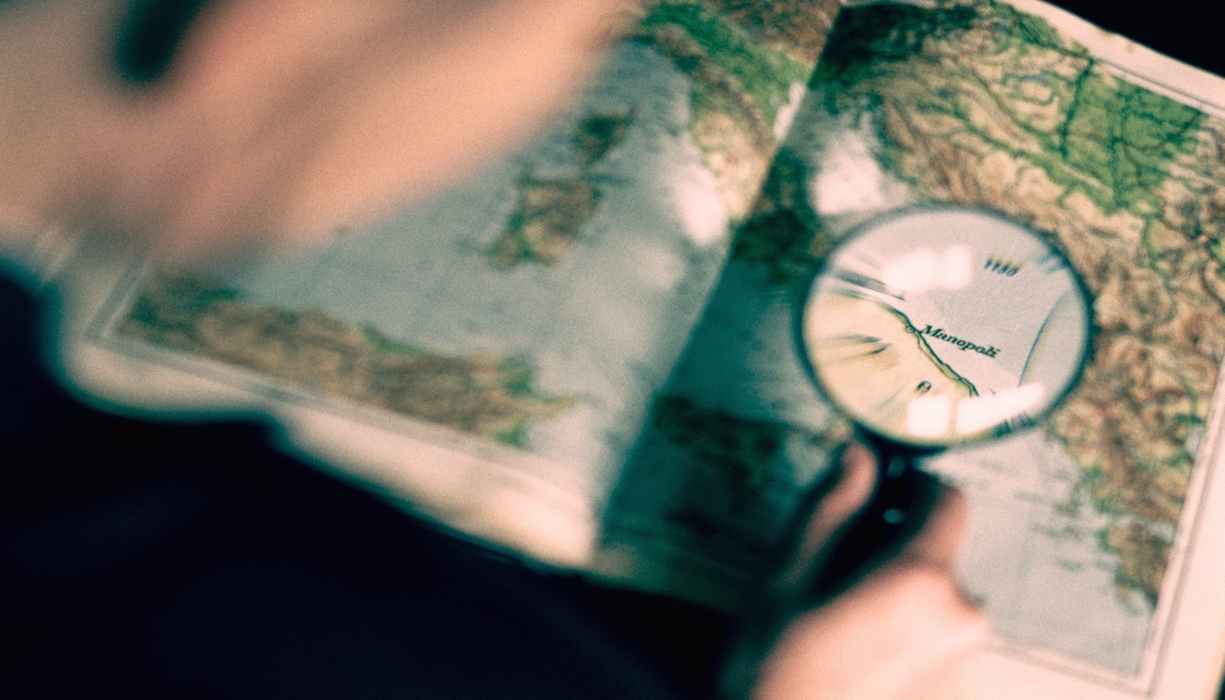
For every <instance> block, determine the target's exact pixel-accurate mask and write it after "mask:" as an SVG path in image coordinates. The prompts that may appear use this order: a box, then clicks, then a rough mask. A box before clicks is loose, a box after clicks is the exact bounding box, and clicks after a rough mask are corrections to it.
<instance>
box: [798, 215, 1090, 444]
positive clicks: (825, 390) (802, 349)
mask: <svg viewBox="0 0 1225 700" xmlns="http://www.w3.org/2000/svg"><path fill="white" fill-rule="evenodd" d="M939 213H950V214H952V213H968V214H974V215H977V216H982V217H986V218H992V219H997V220H999V221H1001V222H1003V223H1005V224H1007V225H1009V226H1011V227H1014V228H1018V229H1021V230H1023V231H1025V232H1027V233H1028V234H1029V235H1031V236H1033V237H1034V239H1035V240H1037V241H1039V242H1040V243H1041V244H1042V245H1044V246H1045V247H1046V248H1047V249H1048V250H1049V251H1051V252H1052V253H1053V254H1055V255H1057V256H1058V257H1059V259H1060V261H1062V262H1063V264H1064V266H1065V267H1066V268H1067V269H1068V271H1069V272H1070V276H1071V278H1072V282H1073V285H1074V287H1075V288H1076V290H1077V291H1078V292H1079V293H1080V298H1081V301H1082V302H1083V303H1084V309H1085V328H1084V333H1085V345H1084V350H1083V351H1082V352H1081V354H1080V361H1079V363H1078V364H1077V365H1076V368H1075V370H1074V371H1073V372H1072V374H1071V375H1070V376H1069V377H1068V380H1067V381H1066V382H1065V383H1064V385H1063V388H1062V389H1061V390H1060V391H1059V394H1058V395H1056V396H1055V397H1053V398H1052V399H1050V400H1049V401H1046V402H1044V403H1045V404H1046V405H1045V406H1044V407H1043V409H1042V410H1041V411H1038V412H1037V413H1034V414H1032V415H1029V414H1026V415H1025V416H1024V419H1023V420H1022V421H1020V422H1013V421H1005V422H1002V423H998V424H996V425H994V426H990V427H987V428H984V429H983V430H980V431H978V432H975V433H969V434H966V435H964V436H962V437H961V438H960V439H957V440H951V441H949V440H923V439H921V438H919V437H917V436H903V435H892V434H889V433H885V432H883V431H881V430H878V429H876V428H874V427H873V426H872V425H871V424H869V423H868V422H866V421H865V420H863V419H862V418H861V417H859V416H858V415H856V413H855V412H854V411H851V410H849V409H848V408H847V407H846V406H845V405H844V404H843V403H842V402H841V401H839V400H838V398H837V397H836V396H835V394H834V392H833V390H832V389H831V388H830V387H828V386H827V385H826V383H825V382H824V381H822V379H821V375H820V374H819V373H818V372H817V368H816V366H815V365H814V363H813V357H812V353H811V352H810V348H809V343H808V341H807V340H806V339H805V337H804V328H805V319H806V318H807V317H808V308H809V305H810V304H811V303H812V302H813V299H814V298H815V297H816V294H815V293H814V292H815V289H816V285H817V282H818V280H820V279H821V276H822V275H824V274H825V273H826V271H827V270H828V269H829V266H830V263H831V261H832V260H833V259H834V258H835V256H836V255H837V254H838V253H839V252H840V251H841V250H844V249H845V248H846V247H847V246H848V245H850V244H851V242H852V241H854V240H856V239H858V238H861V237H863V236H865V235H867V234H869V233H871V232H872V231H874V230H876V229H878V228H880V227H881V226H883V225H885V224H888V223H890V222H894V221H897V220H899V219H905V218H909V217H911V216H917V215H922V214H939ZM801 289H802V290H803V291H802V293H801V296H800V299H799V303H798V304H797V309H798V311H797V313H796V314H795V319H794V324H793V326H794V330H793V332H794V334H795V338H796V347H797V348H798V350H799V355H800V361H801V363H802V364H803V366H804V371H805V373H806V374H807V375H808V378H809V379H810V380H812V383H813V385H814V386H815V387H816V388H817V391H818V392H820V394H821V396H822V397H823V398H824V399H825V400H826V401H827V402H828V403H829V404H830V405H831V406H833V407H834V408H835V409H837V411H838V412H839V413H840V414H842V415H843V416H845V417H846V418H848V419H850V421H851V422H852V423H853V424H854V425H855V426H856V427H858V428H859V429H861V430H864V431H867V432H868V433H871V434H872V435H874V436H876V437H878V438H882V439H884V440H887V441H889V442H893V443H897V444H901V445H909V446H911V447H914V448H918V449H934V450H940V449H945V448H955V447H963V446H966V445H971V444H975V443H979V442H982V441H984V440H990V439H994V438H999V437H1003V436H1005V435H1009V434H1012V433H1015V432H1018V431H1022V430H1026V429H1028V428H1031V427H1033V426H1034V425H1037V424H1038V423H1040V422H1042V421H1043V420H1045V419H1046V418H1048V417H1049V416H1050V415H1051V414H1052V413H1054V412H1055V410H1056V409H1057V408H1059V406H1060V405H1062V404H1063V402H1064V400H1065V399H1066V398H1067V396H1068V394H1070V393H1071V392H1072V390H1073V389H1075V388H1076V386H1077V385H1078V384H1079V383H1080V380H1081V378H1082V377H1083V376H1084V372H1085V368H1086V367H1087V366H1088V364H1089V362H1090V360H1091V359H1092V355H1093V344H1094V340H1095V338H1096V337H1097V332H1098V328H1097V323H1096V321H1095V319H1094V315H1093V295H1092V294H1091V293H1090V292H1089V288H1088V287H1087V286H1085V283H1084V280H1082V279H1081V276H1080V274H1079V273H1077V271H1076V268H1074V267H1073V266H1072V263H1071V261H1070V260H1069V259H1068V256H1067V254H1066V253H1064V252H1063V250H1062V249H1061V248H1060V247H1059V245H1058V242H1057V241H1055V240H1052V237H1051V236H1048V235H1043V234H1042V233H1040V232H1038V231H1036V230H1034V229H1033V228H1032V227H1030V226H1026V225H1024V224H1021V223H1020V222H1018V221H1015V220H1013V219H1011V218H1009V217H1007V216H1004V215H1002V214H999V213H998V212H993V211H990V210H986V209H977V208H974V207H967V206H958V205H952V204H921V205H912V206H907V207H903V208H900V209H894V210H892V211H889V212H885V213H882V214H880V215H877V216H874V217H872V218H870V219H868V220H867V221H864V222H863V223H860V224H858V225H856V226H855V227H853V228H852V229H851V230H850V231H848V232H847V233H846V234H844V235H843V236H842V237H840V238H839V239H838V240H837V241H836V242H835V243H834V245H833V247H832V248H831V249H830V250H829V252H828V253H826V254H825V257H824V258H823V259H822V260H821V262H820V263H819V264H818V265H817V267H816V269H815V270H813V272H812V273H811V274H810V275H809V276H808V277H807V279H806V281H805V283H804V285H803V286H802V287H801Z"/></svg>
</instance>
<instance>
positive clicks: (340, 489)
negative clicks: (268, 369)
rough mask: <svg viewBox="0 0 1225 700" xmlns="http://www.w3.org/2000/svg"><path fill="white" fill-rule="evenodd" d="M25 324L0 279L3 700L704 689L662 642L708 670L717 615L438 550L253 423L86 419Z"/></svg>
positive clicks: (644, 694)
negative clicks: (613, 620) (648, 621)
mask: <svg viewBox="0 0 1225 700" xmlns="http://www.w3.org/2000/svg"><path fill="white" fill-rule="evenodd" d="M34 312H35V309H34V305H33V302H32V301H31V299H30V297H29V296H28V295H27V294H25V293H24V292H23V291H22V290H21V289H20V288H19V287H18V286H17V285H15V284H14V283H13V282H11V281H10V280H7V279H3V278H0V328H2V329H3V332H4V336H3V340H4V342H3V343H0V460H2V463H3V466H2V467H0V468H2V469H3V473H4V482H5V484H4V488H3V491H2V492H0V635H2V639H3V641H4V645H3V646H4V648H5V650H6V651H4V652H3V653H2V654H0V696H3V697H7V698H15V697H38V696H45V697H63V696H69V695H71V696H98V695H107V696H112V695H113V696H115V697H124V698H144V697H157V698H195V697H209V698H241V697H253V698H276V697H285V698H312V697H320V698H323V697H328V698H376V697H396V698H518V697H525V698H526V697H531V698H537V697H540V698H603V697H607V698H618V699H619V700H624V699H626V698H635V699H638V698H663V697H673V696H674V695H675V694H676V692H677V690H678V689H684V688H688V689H690V690H692V689H693V688H694V687H696V686H695V685H693V683H690V685H689V686H686V685H685V683H684V682H683V680H682V681H680V682H678V676H677V675H676V674H675V673H674V672H672V671H670V670H669V669H668V668H667V666H668V665H667V664H663V665H661V664H660V663H659V661H660V658H662V657H664V656H667V655H668V654H669V653H670V652H669V651H668V650H667V649H664V648H662V647H660V645H659V644H658V639H656V640H655V642H653V641H652V639H655V638H656V637H658V635H659V634H664V635H666V634H671V635H673V637H674V638H675V640H677V643H680V641H683V640H686V639H692V638H700V641H699V642H698V647H699V648H700V651H701V652H702V653H703V654H706V653H707V652H711V651H713V649H714V648H715V647H716V646H717V640H718V638H719V634H720V633H721V628H720V623H719V622H718V619H719V618H718V616H715V615H713V614H707V613H703V612H701V611H698V610H696V609H687V608H685V606H680V605H678V604H671V603H668V602H661V601H658V600H653V599H649V598H647V597H645V596H643V597H635V596H634V595H633V594H618V593H613V592H607V593H603V592H600V591H598V590H597V589H593V588H592V587H591V586H589V585H587V584H583V583H581V582H579V581H577V580H576V579H573V578H568V577H560V576H550V575H545V574H541V573H539V572H535V571H532V570H529V569H528V568H526V567H525V566H523V565H521V564H518V563H515V562H513V561H510V560H507V559H505V558H503V557H498V556H496V555H494V554H492V553H490V552H488V551H486V550H485V549H483V548H481V547H479V546H476V545H473V544H470V543H466V542H463V541H460V540H458V539H455V538H453V537H450V536H447V535H445V534H443V533H442V532H440V531H439V530H438V529H437V528H436V527H435V526H433V525H431V524H429V523H427V522H424V521H422V520H419V519H416V518H413V517H411V516H409V515H406V514H405V513H403V512H401V511H399V510H397V509H395V508H393V507H391V506H389V505H388V504H386V503H384V502H383V501H381V500H380V499H378V498H377V497H375V496H373V495H371V494H369V493H366V492H365V491H362V490H360V489H358V488H355V487H353V486H351V485H348V484H346V483H344V482H342V481H339V480H337V479H335V478H333V477H331V476H328V475H326V474H325V473H323V472H321V471H318V470H316V469H314V468H312V467H309V466H307V465H304V464H303V463H301V462H299V461H297V460H295V459H292V458H290V457H287V456H285V455H283V454H281V453H279V452H277V451H275V450H274V449H272V448H270V447H269V445H268V441H267V438H266V435H265V429H264V428H262V427H260V426H258V425H257V424H255V423H242V422H229V423H215V424H196V425H176V424H161V423H150V422H142V421H137V420H130V419H125V418H118V417H114V416H111V415H107V414H104V413H101V412H98V411H95V410H92V409H90V408H87V407H85V406H83V405H82V404H80V403H78V402H76V401H74V400H73V399H72V398H70V397H69V396H67V395H66V394H65V393H63V392H62V391H61V390H60V389H58V388H57V386H56V385H55V384H53V382H52V381H51V380H50V379H48V377H47V375H46V374H45V373H44V372H43V371H42V370H41V362H40V361H39V357H40V355H39V351H38V348H37V345H38V344H37V337H36V336H37V333H36V324H35V321H34V318H35V313H34ZM652 606H654V607H652ZM608 611H613V613H612V614H614V615H615V616H617V617H618V618H623V619H631V618H633V617H634V615H639V616H640V617H641V616H642V615H643V614H644V611H648V613H647V615H648V616H650V617H651V618H652V619H653V620H654V622H653V623H652V624H654V628H652V630H645V631H644V629H643V628H641V627H640V626H639V627H635V626H634V625H632V624H629V625H627V626H624V628H623V629H621V630H616V629H613V627H615V626H610V625H609V624H607V622H608V620H607V619H602V616H603V618H607V617H608V614H609V613H608ZM656 613H659V614H656ZM689 623H692V624H694V625H696V628H695V629H691V630H684V629H673V627H675V626H677V625H682V626H683V625H685V624H689ZM666 625H671V626H666ZM657 633H658V634H657ZM635 634H636V635H637V636H638V639H634V638H633V635H635ZM712 640H713V641H712ZM652 643H655V646H656V647H659V648H657V649H656V651H657V652H659V653H658V654H656V658H654V659H651V658H649V657H650V651H651V649H650V647H651V645H652ZM694 653H698V652H694ZM681 655H682V656H683V655H684V654H683V652H682V653H681ZM673 656H675V654H673ZM708 658H709V654H707V656H704V657H703V660H702V661H701V662H699V664H700V663H709V661H708ZM682 663H683V662H682ZM673 666H675V664H673ZM669 673H672V675H671V676H670V675H668V674H669Z"/></svg>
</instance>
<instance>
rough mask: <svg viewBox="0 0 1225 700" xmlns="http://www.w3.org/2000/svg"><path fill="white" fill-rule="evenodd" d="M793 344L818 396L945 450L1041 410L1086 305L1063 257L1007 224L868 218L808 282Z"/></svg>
mask: <svg viewBox="0 0 1225 700" xmlns="http://www.w3.org/2000/svg"><path fill="white" fill-rule="evenodd" d="M802 323H803V327H802V335H803V340H804V344H805V346H806V349H807V354H808V359H809V361H810V362H811V364H812V367H813V371H814V374H815V375H816V378H817V381H818V383H819V384H821V386H822V388H823V389H824V390H825V392H826V393H827V394H828V395H829V397H830V398H831V399H833V400H834V402H835V403H837V404H839V405H840V406H841V407H842V408H843V409H844V410H845V411H847V412H848V413H849V414H850V416H851V417H852V418H854V419H856V420H857V421H859V422H860V423H862V424H863V425H865V426H866V427H868V428H869V429H871V430H874V431H876V432H878V433H880V434H882V435H884V436H886V437H890V438H893V439H897V440H902V441H905V442H911V443H916V442H917V443H923V444H934V445H943V444H955V443H959V442H965V441H967V440H970V439H974V438H977V437H981V436H982V435H984V434H992V433H1000V432H1006V431H1008V430H1009V429H1011V428H1012V427H1014V426H1016V425H1019V424H1024V423H1027V422H1029V421H1032V420H1033V419H1034V418H1035V417H1037V416H1039V415H1041V414H1043V413H1045V411H1046V409H1048V408H1049V407H1050V406H1051V405H1053V403H1054V402H1055V401H1056V400H1057V399H1058V398H1059V397H1060V396H1061V395H1062V394H1063V393H1064V392H1065V390H1066V389H1067V388H1068V387H1069V386H1070V385H1071V383H1072V382H1073V381H1074V380H1075V378H1076V376H1077V374H1078V373H1079V370H1080V368H1081V366H1082V364H1083V362H1084V357H1085V353H1086V350H1087V348H1088V341H1089V325H1088V323H1089V322H1088V305H1087V303H1086V300H1085V295H1084V293H1083V291H1082V288H1081V285H1080V284H1079V282H1078V281H1077V278H1076V276H1075V273H1073V272H1072V270H1071V269H1070V268H1069V267H1068V265H1067V263H1066V261H1065V259H1064V257H1063V256H1062V255H1061V254H1060V253H1059V252H1057V251H1056V250H1055V249H1054V248H1052V247H1051V246H1050V245H1048V244H1047V243H1046V242H1045V241H1044V240H1043V239H1042V238H1041V237H1040V236H1039V235H1038V234H1036V233H1034V232H1032V231H1030V230H1028V229H1026V228H1023V227H1021V226H1020V225H1017V224H1015V223H1013V222H1011V221H1009V220H1007V219H1005V218H1003V217H999V216H995V215H992V214H988V213H985V212H980V211H976V210H968V209H959V208H957V209H955V208H947V209H946V208H941V209H927V210H917V211H911V212H908V213H903V214H900V215H892V216H889V217H887V218H885V219H883V220H878V221H876V222H873V223H870V224H868V225H867V226H865V227H864V228H863V229H861V230H860V231H859V232H858V233H857V234H854V235H852V236H851V237H850V238H849V239H848V240H847V241H846V242H845V243H844V244H842V245H841V246H839V247H838V249H837V250H836V251H835V252H834V253H833V254H832V255H831V256H830V258H829V260H828V262H827V264H826V266H825V267H824V269H823V270H822V272H821V273H820V274H818V276H817V277H816V279H815V280H814V281H813V284H812V287H811V289H810V292H809V298H808V302H807V305H806V307H805V310H804V317H803V321H802Z"/></svg>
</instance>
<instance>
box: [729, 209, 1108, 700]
mask: <svg viewBox="0 0 1225 700" xmlns="http://www.w3.org/2000/svg"><path fill="white" fill-rule="evenodd" d="M1090 319H1091V314H1090V305H1089V300H1088V295H1087V293H1086V291H1085V287H1084V285H1083V284H1082V283H1081V281H1080V279H1079V278H1078V277H1077V275H1076V273H1075V272H1074V271H1073V270H1072V268H1071V266H1070V265H1069V264H1068V261H1067V259H1066V258H1065V257H1064V256H1063V254H1062V253H1060V252H1059V251H1058V250H1057V249H1055V248H1054V247H1052V246H1051V245H1050V244H1049V243H1047V242H1046V240H1044V239H1043V237H1042V236H1040V235H1039V234H1037V233H1036V232H1034V231H1032V230H1030V229H1028V228H1026V227H1024V226H1022V225H1020V224H1018V223H1016V222H1014V221H1011V220H1009V219H1006V218H1004V217H1002V216H999V215H996V214H991V213H987V212H983V211H979V210H974V209H967V208H954V207H940V208H934V207H932V208H920V209H911V210H906V211H903V212H900V213H894V214H891V215H888V216H885V217H883V218H879V219H875V220H873V221H870V222H868V223H867V224H865V225H864V226H862V227H860V228H859V229H858V230H856V231H853V232H852V233H850V234H848V235H847V236H846V237H845V238H844V239H843V240H842V242H841V243H839V245H838V246H837V247H836V248H835V249H834V250H833V251H832V252H831V253H830V254H829V255H828V256H827V258H826V260H825V262H824V264H823V265H822V266H821V268H820V269H819V270H818V271H817V273H816V274H815V275H814V276H813V278H812V281H811V283H810V285H809V287H808V289H807V293H806V294H805V296H804V298H803V302H802V307H801V309H800V313H799V314H798V323H797V337H798V339H799V346H800V349H801V353H800V354H801V356H802V358H803V360H804V362H805V364H806V365H807V369H808V371H809V374H810V375H811V377H812V378H813V380H814V381H815V382H816V384H817V386H818V387H819V388H820V390H821V392H822V393H823V394H824V395H825V397H826V398H827V399H828V400H829V402H830V403H832V404H833V405H834V406H835V407H837V408H838V409H839V410H841V412H842V413H843V414H845V415H846V416H847V417H849V418H850V419H851V420H852V421H854V423H855V425H856V427H857V431H858V433H859V438H860V440H861V441H863V442H864V443H866V444H868V445H869V446H870V447H872V448H873V449H874V450H875V451H876V453H877V457H878V459H879V463H880V465H881V474H880V475H879V478H878V479H877V486H876V491H875V493H874V495H873V496H872V499H871V500H870V501H869V504H868V505H867V506H866V507H865V508H864V509H863V511H861V513H860V514H859V515H858V516H857V517H856V518H855V519H854V521H853V522H852V523H851V524H849V525H848V526H846V527H844V529H843V531H842V532H841V533H839V534H838V535H836V536H835V538H834V540H833V541H832V542H831V543H830V544H828V545H826V546H825V547H824V549H823V550H822V551H820V552H818V553H817V555H815V556H814V557H813V558H812V559H811V561H810V563H809V564H808V566H807V571H808V573H807V574H805V580H803V581H802V582H800V583H799V584H798V585H791V584H788V586H787V587H784V588H782V589H780V590H776V591H767V592H766V593H765V594H764V595H763V596H760V600H759V604H760V606H761V608H762V609H761V610H758V611H756V612H755V613H753V614H751V615H750V616H749V617H750V618H755V619H754V620H752V621H751V622H750V625H749V628H748V629H747V632H746V633H745V634H744V635H743V636H742V639H741V643H740V645H739V646H740V648H739V650H738V651H736V653H735V654H733V655H732V657H731V660H732V662H731V664H730V665H729V667H728V669H727V670H728V673H727V676H726V678H725V680H726V681H727V682H726V683H725V684H724V688H725V689H726V690H727V691H728V692H726V693H725V696H726V697H743V696H744V694H745V693H747V689H748V688H749V687H750V683H751V679H752V676H753V674H754V672H755V667H756V663H757V662H758V661H759V660H760V659H761V658H762V657H763V655H764V653H765V650H766V649H768V647H769V644H771V643H772V641H773V636H774V635H776V634H777V633H778V632H779V631H780V630H781V625H783V624H785V621H786V619H787V618H788V616H789V615H791V614H794V612H795V610H797V609H802V608H805V607H811V606H815V605H818V604H820V603H821V602H824V601H825V600H828V599H829V598H830V597H832V596H834V595H836V594H837V593H838V592H839V591H841V590H842V589H843V588H845V587H847V586H849V585H851V584H853V583H854V582H855V581H856V580H858V578H859V577H860V576H862V575H863V574H864V573H866V572H867V571H870V570H871V569H872V568H873V567H874V566H875V564H876V563H879V562H881V561H884V560H886V559H888V558H890V557H892V556H893V555H894V554H896V553H897V551H898V550H899V549H900V548H901V546H902V545H903V544H904V543H905V542H906V541H907V540H908V539H909V538H910V537H911V536H912V535H913V534H915V533H916V532H917V531H918V530H919V529H920V528H921V527H922V526H923V523H924V521H925V520H926V518H927V516H928V515H929V514H930V512H931V510H932V508H933V507H934V505H935V502H936V500H937V498H938V496H939V492H940V484H939V482H938V481H937V479H936V478H935V477H932V476H930V475H928V474H926V473H925V472H923V471H921V470H919V469H917V468H916V467H915V464H916V461H917V460H918V459H920V458H922V457H925V456H930V455H932V454H934V453H937V452H939V451H941V450H944V449H947V448H950V447H958V446H962V445H967V444H971V443H976V442H980V441H983V440H988V439H992V438H998V437H1001V436H1003V435H1006V434H1008V433H1010V432H1013V431H1016V430H1018V429H1022V428H1025V427H1027V426H1031V425H1033V424H1035V423H1036V422H1038V421H1039V420H1041V419H1042V418H1043V417H1045V416H1046V415H1047V414H1049V413H1050V411H1051V410H1053V409H1054V407H1055V406H1056V405H1057V404H1058V403H1059V401H1060V400H1061V399H1062V398H1063V397H1064V396H1065V395H1066V394H1067V393H1068V392H1069V391H1070V390H1071V388H1072V387H1073V386H1074V385H1075V383H1076V381H1077V380H1078V379H1079V377H1080V374H1081V371H1082V369H1083V367H1084V365H1085V362H1086V359H1087V356H1088V353H1089V347H1090V338H1091V320H1090ZM819 495H820V494H815V496H814V497H813V499H812V500H813V501H815V499H816V497H817V496H819ZM812 507H815V503H809V507H808V508H801V509H800V510H801V511H803V512H801V514H800V515H801V516H807V515H808V514H809V511H811V508H812ZM805 521H806V518H805V517H800V518H798V519H797V527H796V528H793V529H796V530H797V532H799V530H800V529H802V527H803V523H804V522H805Z"/></svg>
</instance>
